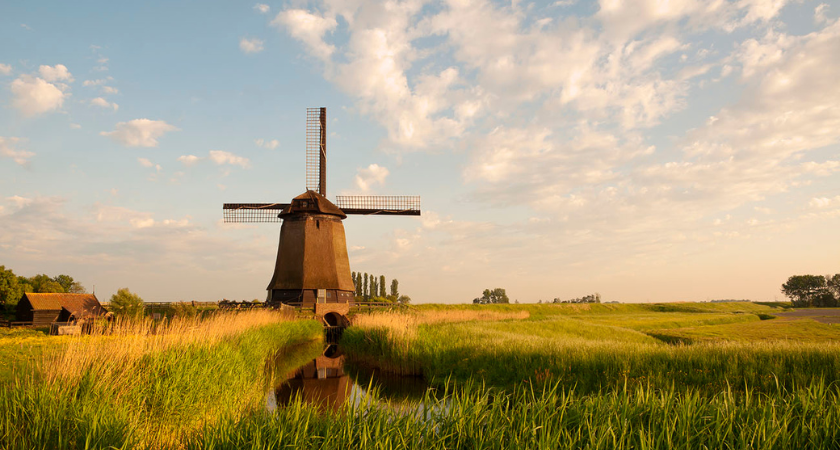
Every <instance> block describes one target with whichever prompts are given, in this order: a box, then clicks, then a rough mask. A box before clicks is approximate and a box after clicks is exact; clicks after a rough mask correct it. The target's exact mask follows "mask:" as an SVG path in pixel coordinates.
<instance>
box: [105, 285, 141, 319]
mask: <svg viewBox="0 0 840 450" xmlns="http://www.w3.org/2000/svg"><path fill="white" fill-rule="evenodd" d="M110 310H111V312H112V313H114V314H115V315H117V316H121V317H141V316H142V315H143V310H144V308H143V299H142V298H140V296H139V295H137V294H134V293H132V292H131V291H129V290H128V288H122V289H120V290H118V291H117V293H116V294H114V295H112V296H111V306H110Z"/></svg>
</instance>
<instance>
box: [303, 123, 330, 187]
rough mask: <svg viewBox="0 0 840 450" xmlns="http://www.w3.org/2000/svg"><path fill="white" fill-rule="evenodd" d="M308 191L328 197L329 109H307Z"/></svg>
mask: <svg viewBox="0 0 840 450" xmlns="http://www.w3.org/2000/svg"><path fill="white" fill-rule="evenodd" d="M306 190H307V191H315V192H317V193H319V194H321V195H322V196H324V197H326V196H327V108H306Z"/></svg>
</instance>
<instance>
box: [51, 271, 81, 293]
mask: <svg viewBox="0 0 840 450" xmlns="http://www.w3.org/2000/svg"><path fill="white" fill-rule="evenodd" d="M52 280H53V281H55V282H56V283H58V284H60V285H61V288H62V289H64V292H69V293H71V294H84V293H86V292H87V290H85V287H84V286H82V285H81V283H79V282H78V281H76V280H74V279H73V277H71V276H70V275H57V276H54V277H53V278H52Z"/></svg>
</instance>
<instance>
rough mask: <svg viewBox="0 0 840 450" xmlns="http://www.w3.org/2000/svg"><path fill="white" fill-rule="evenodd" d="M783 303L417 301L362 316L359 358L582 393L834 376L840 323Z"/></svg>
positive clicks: (757, 385) (355, 346) (459, 377)
mask: <svg viewBox="0 0 840 450" xmlns="http://www.w3.org/2000/svg"><path fill="white" fill-rule="evenodd" d="M785 309H786V308H785V306H784V305H782V304H780V305H772V306H771V305H767V304H756V303H747V302H732V303H693V304H692V303H684V304H680V303H672V304H638V305H616V304H610V305H602V304H591V305H571V304H569V305H562V304H561V305H527V306H519V305H493V306H484V305H480V306H473V305H462V306H458V307H452V308H441V307H440V306H437V305H431V306H421V307H418V308H416V309H415V310H413V311H412V312H408V313H388V314H378V315H377V314H372V315H367V316H359V317H357V318H356V320H355V321H354V326H353V327H351V328H349V329H348V330H347V331H346V332H345V334H344V337H343V340H342V346H343V347H344V348H345V350H346V351H347V352H348V353H349V354H350V355H351V356H352V358H354V359H356V360H358V361H360V362H362V363H366V364H376V365H378V366H379V367H381V368H383V369H385V370H390V371H393V372H397V373H402V374H409V375H420V376H423V377H425V378H426V379H428V380H430V382H431V383H432V384H433V385H436V386H441V385H442V384H443V383H445V382H448V381H452V380H455V381H459V382H466V381H468V380H480V381H481V382H483V383H485V384H487V385H490V386H495V387H500V388H511V387H513V386H515V385H517V384H519V383H534V384H537V385H542V384H559V385H561V386H562V387H563V388H564V389H574V390H575V391H576V392H578V393H591V392H604V391H610V390H621V389H624V388H625V386H629V387H631V388H634V387H636V386H642V387H652V388H654V389H664V388H670V387H674V388H676V389H681V388H691V389H695V390H700V391H702V392H704V393H708V394H714V393H718V392H722V391H724V390H726V389H735V390H737V391H741V390H757V391H774V390H776V389H777V388H778V387H782V388H786V389H792V388H796V387H804V386H810V385H812V384H813V383H817V382H819V381H820V380H822V381H824V382H827V383H831V382H834V381H835V380H836V379H837V377H838V375H837V374H839V373H840V327H837V326H834V325H829V324H821V323H817V322H815V321H813V320H809V319H792V320H791V319H778V318H774V316H773V315H772V314H773V313H774V312H776V313H778V312H782V311H784V310H785Z"/></svg>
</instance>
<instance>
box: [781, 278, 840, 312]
mask: <svg viewBox="0 0 840 450" xmlns="http://www.w3.org/2000/svg"><path fill="white" fill-rule="evenodd" d="M782 293H784V294H785V295H786V296H787V297H788V298H790V302H791V303H792V304H793V306H794V307H795V308H807V307H823V308H831V307H836V306H840V273H837V274H834V275H825V276H823V275H794V276H792V277H790V278H788V280H787V282H786V283H784V284H782Z"/></svg>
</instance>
